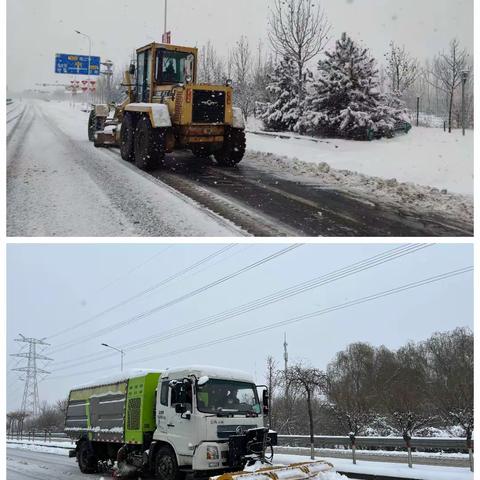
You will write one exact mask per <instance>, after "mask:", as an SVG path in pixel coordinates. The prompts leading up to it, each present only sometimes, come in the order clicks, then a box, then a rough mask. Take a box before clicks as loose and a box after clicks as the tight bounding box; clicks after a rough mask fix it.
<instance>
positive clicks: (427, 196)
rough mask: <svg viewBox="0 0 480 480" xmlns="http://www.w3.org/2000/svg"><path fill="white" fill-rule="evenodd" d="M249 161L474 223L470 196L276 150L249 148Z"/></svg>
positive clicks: (324, 184) (297, 177) (302, 178)
mask: <svg viewBox="0 0 480 480" xmlns="http://www.w3.org/2000/svg"><path fill="white" fill-rule="evenodd" d="M245 162H248V163H250V164H251V165H252V166H259V167H260V168H268V169H269V170H270V171H271V172H272V173H277V174H282V176H287V177H293V178H294V180H297V181H298V180H300V181H303V182H308V183H309V184H318V185H319V186H321V187H323V188H325V187H327V188H335V189H337V190H341V191H343V192H345V193H349V194H354V195H357V196H359V197H363V198H366V199H369V200H370V201H373V202H374V203H375V202H381V203H387V204H392V205H394V206H397V207H398V208H407V209H408V210H410V211H415V212H417V213H419V214H421V213H428V214H439V215H442V216H446V217H450V218H454V219H456V220H458V221H461V222H464V223H468V224H471V223H473V199H472V197H471V196H469V195H461V194H455V193H450V192H448V191H446V190H439V189H438V188H435V187H428V186H422V185H417V184H414V183H410V182H408V183H402V182H399V181H398V180H397V179H396V178H390V179H385V178H381V177H374V176H369V175H365V174H363V173H358V172H354V171H352V170H337V169H334V168H332V167H331V166H330V165H329V164H328V163H326V162H320V163H311V162H306V161H302V160H299V159H298V158H296V157H293V158H290V157H286V156H279V155H275V154H273V153H264V152H258V151H248V152H247V154H246V156H245Z"/></svg>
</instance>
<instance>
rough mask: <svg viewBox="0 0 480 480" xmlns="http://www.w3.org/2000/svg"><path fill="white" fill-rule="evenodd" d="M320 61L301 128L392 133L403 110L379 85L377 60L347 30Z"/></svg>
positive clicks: (358, 135)
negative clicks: (382, 92)
mask: <svg viewBox="0 0 480 480" xmlns="http://www.w3.org/2000/svg"><path fill="white" fill-rule="evenodd" d="M325 55H326V59H324V60H320V61H319V63H318V71H319V78H318V79H317V80H316V81H315V82H314V83H313V85H312V88H311V92H310V94H309V95H308V97H307V104H306V109H305V113H304V114H303V116H302V119H301V120H300V122H299V128H300V130H303V131H306V132H310V133H313V134H319V135H334V136H342V137H346V138H354V139H366V138H369V136H375V137H382V136H391V135H392V134H393V130H394V125H395V123H396V122H397V121H399V120H400V119H402V118H403V116H402V111H401V110H399V109H398V108H396V107H395V106H391V105H389V103H388V102H387V101H386V98H385V97H384V96H383V95H381V93H380V89H379V80H378V71H377V69H376V66H375V60H374V59H373V58H372V57H371V56H370V55H369V53H368V50H367V49H363V48H360V47H359V46H358V45H357V44H356V43H355V42H354V41H353V40H352V39H351V38H350V37H349V36H348V35H347V34H346V33H343V34H342V37H341V39H340V40H338V41H337V42H336V46H335V50H333V51H332V52H326V54H325Z"/></svg>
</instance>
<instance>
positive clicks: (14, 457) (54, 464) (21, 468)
mask: <svg viewBox="0 0 480 480" xmlns="http://www.w3.org/2000/svg"><path fill="white" fill-rule="evenodd" d="M65 478H69V479H71V480H85V478H91V479H94V478H100V475H88V476H86V475H83V474H82V473H80V470H79V469H78V465H77V463H76V461H75V459H74V458H68V456H63V455H54V454H51V453H41V452H32V451H28V450H20V449H14V448H7V479H8V480H30V479H35V480H57V479H58V480H60V479H65Z"/></svg>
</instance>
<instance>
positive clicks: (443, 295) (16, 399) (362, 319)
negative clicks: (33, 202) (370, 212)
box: [7, 245, 473, 409]
mask: <svg viewBox="0 0 480 480" xmlns="http://www.w3.org/2000/svg"><path fill="white" fill-rule="evenodd" d="M395 247H396V246H395V245H362V246H359V245H335V246H331V245H304V246H300V247H298V248H296V249H294V250H292V251H290V252H288V253H285V254H283V255H282V256H279V257H278V258H276V259H274V260H272V261H270V262H268V263H265V264H264V265H261V266H259V267H257V268H255V269H253V270H251V271H249V272H246V273H243V274H241V275H239V276H238V277H236V278H233V279H231V280H229V281H227V282H225V283H223V284H221V285H218V286H216V287H214V288H210V289H209V290H206V291H205V292H203V293H201V294H199V295H197V296H194V297H191V298H189V299H185V300H183V301H181V302H179V303H178V304H176V305H173V306H170V307H168V308H164V309H163V310H161V311H158V312H157V313H154V314H153V315H150V316H145V317H144V318H140V319H138V318H137V320H136V321H132V318H133V317H134V316H135V315H138V314H139V313H142V312H145V311H148V310H149V309H152V308H153V307H156V306H159V305H163V304H165V303H167V302H169V301H170V300H172V299H175V298H178V297H180V296H181V295H183V294H185V293H188V292H191V291H193V290H195V289H197V288H199V287H202V286H203V285H207V284H209V283H210V282H212V281H215V280H217V279H219V278H221V277H223V276H225V275H227V274H229V273H232V272H235V271H237V270H239V269H240V268H242V267H245V266H247V265H250V264H251V263H253V262H255V261H257V260H260V259H262V258H264V257H266V256H268V255H270V254H271V253H273V252H277V251H280V250H281V249H282V248H285V246H281V245H274V246H273V245H272V246H270V245H236V246H233V247H232V248H230V249H228V250H225V251H223V253H221V254H220V255H217V256H215V257H213V258H211V259H210V260H208V261H206V262H205V263H203V264H202V265H201V266H199V267H197V268H195V269H192V270H190V271H189V272H187V273H185V274H184V275H183V276H181V277H179V278H177V279H175V280H171V281H170V282H168V283H166V284H164V285H163V286H162V287H160V288H157V289H154V290H152V291H151V292H150V293H149V294H146V295H142V296H139V297H138V298H137V299H135V300H133V301H131V302H129V303H127V304H125V305H123V306H121V307H119V308H117V309H114V310H111V311H110V312H109V313H107V314H104V315H100V316H98V317H97V318H96V319H95V320H94V321H90V322H87V323H84V324H83V326H81V327H80V328H75V326H76V325H78V324H79V322H82V321H85V320H88V319H89V318H91V317H92V316H93V315H95V314H98V313H99V312H102V311H104V310H105V309H107V308H109V307H112V306H114V305H117V304H118V303H120V302H122V301H124V300H125V299H127V298H129V297H131V296H132V295H135V294H137V293H139V292H142V291H144V290H145V289H148V288H149V287H151V286H152V285H155V284H158V283H159V282H161V281H162V280H164V279H168V278H169V277H170V276H171V275H173V274H175V273H177V272H180V271H181V270H182V269H184V268H186V267H189V266H191V265H193V264H194V263H196V262H198V261H199V260H201V259H204V258H206V257H207V256H208V255H210V254H212V253H215V252H219V251H220V250H221V249H222V248H224V246H222V245H194V246H192V245H174V246H165V245H81V246H78V245H9V246H8V259H7V267H8V270H7V300H8V303H7V313H8V315H7V354H10V353H17V352H19V351H20V347H21V346H22V344H20V343H18V342H15V341H14V339H15V338H18V334H19V333H22V334H23V335H25V336H29V337H35V338H41V337H49V338H48V340H47V341H49V342H50V343H51V347H49V349H48V350H47V351H45V352H44V354H45V355H49V356H51V357H52V358H53V359H54V361H53V362H52V363H50V364H49V365H48V366H46V367H45V368H47V370H49V371H51V372H52V373H51V375H50V376H49V377H47V379H45V380H44V381H43V382H41V383H40V397H41V400H49V401H54V400H56V399H59V398H62V397H65V396H66V395H67V394H68V391H69V389H70V388H71V387H72V386H73V385H75V384H79V383H84V382H86V381H88V380H91V379H94V378H98V377H101V376H104V375H106V374H108V373H110V372H114V371H117V370H118V369H119V363H120V361H119V355H118V354H117V353H116V352H112V351H110V350H107V349H105V347H102V346H101V345H100V344H101V343H103V342H106V343H109V344H111V345H113V346H117V347H118V346H123V345H124V344H126V343H129V342H131V341H134V340H138V339H149V338H152V336H153V335H154V334H155V335H161V336H163V337H164V336H165V331H167V330H169V329H172V328H175V327H177V328H178V327H181V326H183V325H185V324H187V323H191V322H198V321H200V320H201V319H204V318H205V317H207V316H210V315H213V314H217V313H220V312H222V311H224V310H226V309H229V308H232V307H236V306H239V305H241V304H244V303H246V302H249V301H252V300H255V299H258V298H260V297H262V296H265V295H268V294H271V293H273V292H276V291H278V290H280V289H283V288H287V287H290V286H292V285H295V284H298V283H299V282H302V281H306V280H309V279H312V278H314V277H318V276H320V275H323V274H326V273H329V272H331V271H333V270H336V269H338V268H341V267H346V266H349V265H351V264H352V263H354V262H358V261H360V260H364V259H366V258H369V257H371V256H373V255H376V254H378V253H382V252H386V251H387V250H392V249H393V248H395ZM472 261H473V260H472V247H471V246H470V245H434V246H430V247H428V248H426V249H423V250H421V251H417V252H415V253H412V254H410V255H405V256H403V257H401V258H399V259H396V260H394V261H392V262H388V263H385V264H383V265H381V266H378V267H375V268H372V269H370V270H367V271H364V272H361V273H358V274H356V275H352V276H350V277H346V278H343V279H341V280H338V281H336V282H334V283H331V284H328V285H324V286H321V287H318V288H316V289H314V290H311V291H310V292H305V293H302V294H300V295H298V296H295V297H291V298H289V299H286V300H283V301H280V302H277V303H274V304H272V305H269V306H267V307H265V308H261V309H258V310H256V311H252V312H250V313H246V314H243V315H241V316H239V317H236V318H233V319H229V320H224V321H222V322H220V323H217V324H215V325H210V326H208V327H204V328H202V329H199V330H196V331H194V332H190V333H187V334H184V335H177V336H175V337H172V338H169V339H168V340H165V341H157V342H156V343H155V344H153V345H151V346H149V347H146V348H142V349H139V350H136V351H128V350H127V352H126V358H125V360H126V367H127V368H129V367H135V368H136V367H140V368H141V367H144V368H159V369H161V368H165V367H169V366H176V365H177V366H178V365H185V364H192V363H196V364H212V365H217V366H224V367H231V368H239V369H243V370H246V371H249V372H251V373H252V374H254V375H256V378H257V381H259V382H263V381H264V365H265V359H266V357H267V356H268V355H272V356H273V357H274V358H275V359H276V360H277V361H278V362H279V364H281V362H282V343H283V335H284V332H286V334H287V338H288V345H289V354H290V360H291V361H292V362H295V361H305V362H307V363H310V364H312V365H315V366H316V367H319V368H325V367H326V365H327V364H328V362H329V361H330V360H332V358H333V357H334V355H335V353H336V352H338V351H339V350H341V349H344V348H345V347H346V346H347V345H348V344H349V343H352V342H358V341H365V342H370V343H371V344H373V345H377V346H378V345H382V344H383V345H386V346H387V347H389V348H392V349H396V348H398V347H400V346H402V345H404V344H405V343H406V342H407V341H409V340H415V341H419V340H424V339H426V338H428V337H429V336H430V335H431V334H432V333H433V332H435V331H446V330H452V329H454V328H455V327H458V326H467V327H470V328H473V327H472V326H473V311H472V308H473V300H472V295H473V289H472V274H471V273H468V274H464V275H461V276H457V277H454V278H450V279H447V280H443V281H441V282H438V283H432V284H430V285H427V286H423V287H420V288H416V289H414V290H410V291H407V292H403V293H401V294H398V295H395V296H390V297H386V298H383V299H381V300H377V301H374V302H369V303H364V304H362V305H358V306H355V307H351V308H348V309H343V310H339V311H336V312H333V313H329V314H326V315H323V316H318V317H316V318H312V319H308V320H303V321H301V322H299V323H295V324H290V325H286V326H282V327H280V328H275V329H272V330H269V331H264V332H260V333H257V334H254V335H250V336H247V337H244V338H239V339H235V340H231V341H228V342H224V343H218V344H216V345H211V346H208V347H202V348H198V349H194V348H193V347H196V346H198V345H200V344H202V343H205V342H209V341H212V340H217V339H221V338H224V337H227V336H229V335H233V334H237V333H241V332H245V331H249V330H251V329H255V328H258V327H260V326H265V325H269V324H271V323H274V322H278V321H280V320H286V319H289V318H292V317H295V316H298V315H302V314H305V313H309V312H313V311H317V310H320V309H323V308H326V307H332V306H335V305H339V304H342V303H344V302H347V301H351V300H354V299H357V298H360V297H364V296H367V295H371V294H374V293H377V292H381V291H384V290H387V289H389V288H392V287H397V286H400V285H403V284H406V283H410V282H412V281H416V280H421V279H425V278H428V277H431V276H433V275H436V274H439V273H444V272H447V271H451V270H454V269H457V268H461V267H466V266H469V265H471V264H472ZM125 320H129V323H128V324H127V325H126V326H125V327H123V328H118V327H114V326H113V325H114V324H116V323H118V322H121V321H125ZM102 327H107V331H106V332H105V333H103V334H102V335H99V336H97V337H96V338H91V339H90V340H88V341H84V337H91V336H92V334H93V332H96V331H97V330H99V329H100V328H102ZM62 331H63V333H61V332H62ZM58 333H61V334H60V335H56V334H58ZM55 335H56V336H55ZM69 342H72V343H69ZM62 346H63V350H61V348H62ZM66 346H67V347H68V348H65V347H66ZM180 349H184V350H185V351H184V352H182V353H171V352H174V351H177V350H180ZM99 355H107V357H106V358H98V356H99ZM85 356H87V360H91V359H93V360H94V362H90V363H88V362H85V363H81V362H83V361H84V360H81V362H80V361H77V359H79V358H80V357H85ZM150 357H151V358H150ZM17 360H18V359H17V358H12V357H8V359H7V368H8V369H11V368H13V367H15V365H16V364H17ZM23 361H24V359H21V362H20V363H22V362H23ZM68 362H70V363H68ZM75 362H77V363H81V364H80V365H74V364H75ZM40 365H43V362H41V363H40ZM65 367H68V368H65ZM92 370H95V372H91V373H89V372H90V371H92ZM82 372H83V373H82ZM22 389H23V383H22V382H21V381H19V380H17V375H16V374H15V373H12V372H8V389H7V399H8V401H7V408H8V409H14V408H17V407H19V405H20V402H21V395H22Z"/></svg>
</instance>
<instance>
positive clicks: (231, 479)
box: [210, 460, 333, 480]
mask: <svg viewBox="0 0 480 480" xmlns="http://www.w3.org/2000/svg"><path fill="white" fill-rule="evenodd" d="M332 470H333V465H332V464H331V463H328V462H325V461H323V460H318V461H312V462H301V463H293V464H291V465H285V466H282V465H279V466H266V467H262V468H259V469H258V470H255V471H245V470H244V471H242V472H233V473H224V474H223V475H219V476H217V477H210V480H303V479H308V478H312V477H315V476H316V475H319V474H321V473H324V472H331V471H332Z"/></svg>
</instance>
